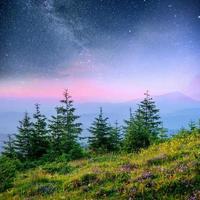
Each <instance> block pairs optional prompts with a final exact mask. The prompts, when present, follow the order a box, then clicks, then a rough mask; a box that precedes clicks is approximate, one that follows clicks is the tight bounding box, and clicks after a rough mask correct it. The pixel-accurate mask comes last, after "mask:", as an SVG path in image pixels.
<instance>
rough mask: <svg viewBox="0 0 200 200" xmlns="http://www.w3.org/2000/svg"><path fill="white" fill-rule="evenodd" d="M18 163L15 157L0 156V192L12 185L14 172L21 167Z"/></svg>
mask: <svg viewBox="0 0 200 200" xmlns="http://www.w3.org/2000/svg"><path fill="white" fill-rule="evenodd" d="M20 164H21V163H20V161H19V160H17V159H10V158H8V157H6V156H1V157H0V192H3V191H5V190H6V189H8V188H10V187H12V185H13V181H14V178H15V176H16V173H17V171H18V170H19V169H20V167H21V165H20Z"/></svg>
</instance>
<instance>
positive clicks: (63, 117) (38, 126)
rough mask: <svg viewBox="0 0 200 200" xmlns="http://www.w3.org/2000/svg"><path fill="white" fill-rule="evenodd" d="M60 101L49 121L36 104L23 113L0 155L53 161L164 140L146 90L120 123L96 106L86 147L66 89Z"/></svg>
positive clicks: (156, 111) (132, 149)
mask: <svg viewBox="0 0 200 200" xmlns="http://www.w3.org/2000/svg"><path fill="white" fill-rule="evenodd" d="M60 103H61V105H59V106H57V107H56V108H55V111H56V114H55V115H53V116H51V119H49V120H48V119H47V118H46V116H45V115H44V114H42V113H41V111H40V105H39V104H36V105H35V113H34V114H33V116H32V118H31V117H30V116H29V114H28V113H27V112H26V113H25V115H24V118H23V119H22V120H21V121H19V126H18V132H17V133H16V134H15V135H12V136H9V138H8V141H6V142H5V145H4V150H3V152H2V154H3V155H5V156H7V157H10V158H17V159H19V160H21V161H27V160H38V159H40V158H41V159H46V160H48V161H53V160H55V159H56V158H58V157H64V158H66V159H69V160H73V159H77V158H81V157H83V156H84V155H85V154H87V153H91V152H92V153H109V152H128V153H130V152H138V151H139V150H140V149H141V148H147V147H148V146H149V145H151V144H154V143H158V142H162V141H165V140H166V139H167V135H166V129H165V128H163V125H162V121H161V118H160V115H159V109H158V108H157V107H156V104H155V102H154V100H153V99H152V97H151V96H150V95H149V93H148V92H146V93H145V97H144V99H143V100H142V101H141V102H140V103H139V104H138V108H137V109H136V111H135V112H134V113H133V112H132V110H131V109H130V117H129V119H126V120H124V125H123V126H119V125H118V123H117V122H116V123H115V124H114V125H111V124H110V122H109V119H108V117H106V116H104V114H103V109H102V108H100V112H99V114H98V115H97V117H96V118H95V119H94V121H93V123H92V124H91V126H90V127H89V129H88V131H89V132H90V136H89V137H88V138H87V139H88V142H87V146H86V147H82V146H81V145H80V137H81V132H82V124H81V123H80V122H79V118H80V116H78V115H76V109H75V107H74V105H73V100H72V97H71V96H70V95H69V92H68V90H66V91H65V92H64V96H63V99H62V100H61V101H60ZM195 127H196V124H194V123H191V129H195Z"/></svg>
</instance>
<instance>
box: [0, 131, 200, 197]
mask: <svg viewBox="0 0 200 200" xmlns="http://www.w3.org/2000/svg"><path fill="white" fill-rule="evenodd" d="M0 199H1V200H4V199H5V200H9V199H15V200H18V199H26V200H34V199H37V200H44V199H46V200H47V199H48V200H49V199H52V200H55V199H63V200H64V199H68V200H71V199H72V200H79V199H80V200H84V199H87V200H89V199H91V200H92V199H98V200H99V199H111V200H112V199H113V200H118V199H119V200H123V199H127V200H133V199H145V200H146V199H153V200H155V199H158V200H160V199H190V200H195V199H200V135H198V134H196V135H195V134H192V135H190V136H187V137H182V138H175V139H172V140H170V141H168V142H165V143H162V144H159V145H154V146H151V147H150V148H148V149H146V150H143V151H142V152H141V153H139V154H128V155H127V154H126V155H104V156H98V157H94V158H90V159H83V160H78V161H73V162H69V163H65V162H60V163H49V164H45V165H42V166H39V167H37V168H35V169H31V170H29V171H27V172H24V173H19V174H18V175H17V177H16V179H15V181H14V186H13V188H11V189H9V190H8V191H6V192H4V193H1V194H0Z"/></svg>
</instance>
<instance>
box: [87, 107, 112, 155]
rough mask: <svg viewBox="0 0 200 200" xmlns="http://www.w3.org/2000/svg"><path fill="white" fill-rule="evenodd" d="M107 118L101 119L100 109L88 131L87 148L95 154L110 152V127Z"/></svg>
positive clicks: (101, 112)
mask: <svg viewBox="0 0 200 200" xmlns="http://www.w3.org/2000/svg"><path fill="white" fill-rule="evenodd" d="M107 121H108V118H107V117H105V118H104V117H103V111H102V108H100V113H99V115H98V117H96V118H95V120H94V122H93V123H92V125H91V127H90V128H89V129H88V130H89V132H90V133H91V136H90V137H89V141H88V142H89V148H90V149H91V150H92V151H95V152H107V151H110V137H111V127H110V125H109V124H108V122H107Z"/></svg>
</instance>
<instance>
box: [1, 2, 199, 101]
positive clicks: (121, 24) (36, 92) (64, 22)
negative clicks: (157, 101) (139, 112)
mask: <svg viewBox="0 0 200 200" xmlns="http://www.w3.org/2000/svg"><path fill="white" fill-rule="evenodd" d="M0 20H1V21H0V44H1V45H0V58H1V59H0V95H1V96H12V95H14V96H15V95H16V96H41V94H43V90H45V91H46V94H45V95H46V96H49V95H50V94H51V96H54V95H55V96H56V95H57V94H58V88H60V89H61V90H62V89H63V88H66V87H68V88H70V89H71V90H72V93H73V94H74V95H75V97H77V98H78V97H80V99H85V100H88V99H89V98H91V99H92V98H93V99H98V98H100V97H101V98H100V99H101V100H111V101H113V100H116V99H120V100H127V99H131V98H135V97H136V96H137V95H141V94H142V93H143V91H144V90H145V89H150V90H151V91H152V92H153V93H154V94H160V93H165V92H171V91H181V92H184V93H186V94H188V95H190V96H192V97H194V98H200V93H199V92H196V90H197V89H198V85H199V84H200V75H199V74H200V65H199V57H200V42H199V41H200V1H199V0H166V1H161V0H123V1H122V0H57V1H56V0H35V1H34V0H28V1H23V0H17V1H16V0H8V1H3V0H1V1H0ZM49 85H51V87H49ZM52 87H53V88H52ZM193 88H195V89H193ZM30 90H31V91H30ZM52 91H53V92H52ZM120 91H121V92H120ZM59 92H60V91H59ZM108 94H110V98H108V99H107V98H103V97H102V95H104V96H106V95H108ZM122 97H123V98H122Z"/></svg>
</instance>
